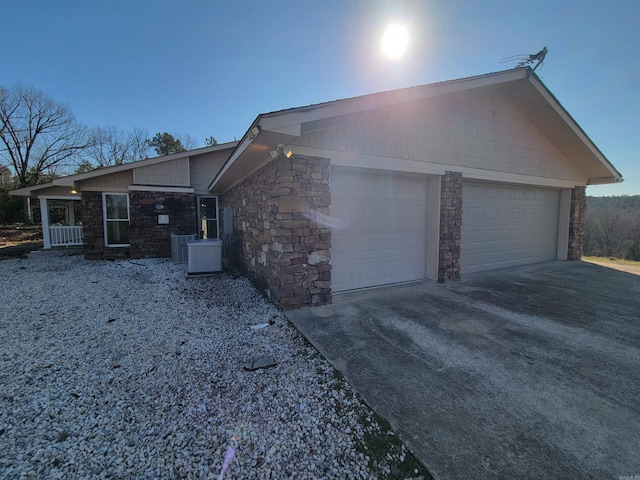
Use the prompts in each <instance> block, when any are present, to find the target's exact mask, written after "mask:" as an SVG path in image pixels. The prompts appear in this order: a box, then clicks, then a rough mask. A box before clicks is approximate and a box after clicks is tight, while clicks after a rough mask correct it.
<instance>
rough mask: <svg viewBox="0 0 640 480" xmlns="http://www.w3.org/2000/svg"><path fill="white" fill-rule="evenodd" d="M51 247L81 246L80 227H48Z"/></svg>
mask: <svg viewBox="0 0 640 480" xmlns="http://www.w3.org/2000/svg"><path fill="white" fill-rule="evenodd" d="M49 235H50V238H51V246H52V247H69V246H72V245H82V225H63V226H54V227H49Z"/></svg>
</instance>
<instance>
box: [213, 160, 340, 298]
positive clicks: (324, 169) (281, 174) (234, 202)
mask: <svg viewBox="0 0 640 480" xmlns="http://www.w3.org/2000/svg"><path fill="white" fill-rule="evenodd" d="M330 204H331V192H330V189H329V160H328V159H323V158H315V157H303V156H298V155H294V156H293V157H291V158H286V157H285V156H284V155H281V156H280V157H279V158H277V159H275V160H274V161H272V162H270V163H268V164H267V165H265V166H264V167H262V168H261V169H259V170H258V171H256V172H255V173H253V174H252V175H251V176H249V177H248V178H247V179H245V180H244V181H242V182H241V183H240V184H239V185H237V186H235V187H234V188H232V189H231V190H230V191H229V192H227V193H226V194H224V195H223V196H222V198H221V201H220V216H221V217H222V222H221V224H224V218H223V217H224V207H232V209H233V233H232V234H227V232H225V235H224V236H223V239H224V247H223V251H224V254H225V256H226V257H227V258H229V259H230V260H232V262H233V263H235V264H236V265H237V266H238V267H239V268H240V269H241V270H242V271H243V272H245V273H246V274H247V276H248V277H249V278H250V279H251V280H252V282H253V283H254V284H255V285H256V286H257V287H258V289H259V290H261V291H262V292H263V293H265V295H267V297H268V298H269V299H270V300H271V301H272V302H273V303H275V304H276V305H277V306H278V307H279V308H282V309H293V308H299V307H303V306H308V305H323V304H326V303H330V302H331V263H330V262H331V253H330V249H331V228H330V226H329V225H326V224H325V223H323V219H325V218H327V217H328V216H329V206H330Z"/></svg>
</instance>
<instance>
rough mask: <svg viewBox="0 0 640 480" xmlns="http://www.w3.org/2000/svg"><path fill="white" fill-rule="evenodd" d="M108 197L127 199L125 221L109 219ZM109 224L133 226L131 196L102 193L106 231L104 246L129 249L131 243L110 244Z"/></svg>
mask: <svg viewBox="0 0 640 480" xmlns="http://www.w3.org/2000/svg"><path fill="white" fill-rule="evenodd" d="M107 196H121V197H127V218H126V220H125V219H120V218H118V219H109V218H107ZM107 222H127V224H129V225H131V212H130V204H129V194H128V193H122V192H102V228H103V230H104V246H105V247H109V248H115V247H129V246H131V243H109V230H108V229H107Z"/></svg>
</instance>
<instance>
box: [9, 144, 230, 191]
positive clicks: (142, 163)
mask: <svg viewBox="0 0 640 480" xmlns="http://www.w3.org/2000/svg"><path fill="white" fill-rule="evenodd" d="M237 145H238V142H227V143H221V144H218V145H214V146H211V147H203V148H196V149H194V150H186V151H184V152H178V153H172V154H170V155H161V156H159V157H152V158H146V159H144V160H138V161H136V162H131V163H123V164H120V165H112V166H110V167H104V168H98V169H96V170H91V171H90V172H84V173H76V174H73V175H67V176H64V177H59V178H55V179H53V180H52V181H51V182H50V183H42V184H39V185H34V186H31V187H23V188H18V189H16V190H12V191H11V192H10V193H11V195H16V196H30V195H31V194H33V193H34V192H37V191H39V190H44V189H47V188H51V187H74V186H76V185H77V183H78V182H82V181H84V180H89V179H92V178H98V177H104V176H107V175H113V174H116V173H122V172H125V171H127V170H133V169H134V168H140V167H148V166H151V165H157V164H160V163H164V162H171V161H174V160H179V159H182V158H189V157H195V156H198V155H204V154H207V153H213V152H218V151H221V150H228V149H232V148H234V147H236V146H237Z"/></svg>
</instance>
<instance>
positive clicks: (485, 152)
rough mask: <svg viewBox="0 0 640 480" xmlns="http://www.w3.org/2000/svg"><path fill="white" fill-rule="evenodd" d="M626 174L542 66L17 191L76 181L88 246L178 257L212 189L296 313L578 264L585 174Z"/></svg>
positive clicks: (235, 232)
mask: <svg viewBox="0 0 640 480" xmlns="http://www.w3.org/2000/svg"><path fill="white" fill-rule="evenodd" d="M209 159H210V160H209ZM144 162H147V163H144ZM205 165H206V167H205ZM620 181H622V176H621V175H620V173H619V172H618V171H617V170H616V169H615V168H614V167H613V165H612V164H611V163H610V162H609V161H608V160H607V159H606V158H605V156H604V155H603V154H602V152H600V150H599V149H598V148H597V147H596V146H595V145H594V144H593V142H592V141H591V140H590V139H589V137H588V136H587V135H586V134H585V133H584V131H583V130H582V129H581V128H580V127H579V125H578V124H577V123H576V122H575V121H574V120H573V118H572V117H571V116H570V115H569V113H568V112H567V111H566V110H565V109H564V108H563V107H562V105H560V103H559V102H558V100H557V99H556V98H555V97H554V96H553V94H552V93H551V92H550V91H549V90H548V89H547V88H546V86H545V85H544V84H543V83H542V82H541V80H540V79H539V78H538V77H537V76H536V75H535V73H533V71H532V70H531V69H530V68H517V69H513V70H508V71H503V72H498V73H491V74H486V75H480V76H475V77H469V78H464V79H459V80H453V81H447V82H442V83H435V84H430V85H423V86H418V87H412V88H405V89H401V90H395V91H389V92H383V93H376V94H371V95H365V96H361V97H356V98H349V99H344V100H337V101H332V102H327V103H321V104H317V105H310V106H306V107H301V108H293V109H288V110H281V111H276V112H272V113H266V114H262V115H259V116H258V117H257V118H256V120H255V121H254V122H253V124H252V125H251V126H250V127H249V129H248V130H247V132H246V133H245V135H244V136H243V137H242V138H241V139H240V141H239V142H236V143H233V144H225V145H220V146H218V147H210V148H208V149H200V150H195V151H192V152H185V153H183V154H177V155H174V156H168V157H159V158H157V159H150V160H145V161H143V162H137V163H135V164H129V165H124V166H119V167H111V169H104V170H103V171H97V172H90V173H87V174H82V175H74V176H70V177H65V179H58V180H56V181H55V182H54V184H53V185H49V186H45V185H43V186H38V187H32V188H31V189H22V190H21V191H20V192H16V193H19V194H28V195H31V196H36V197H40V198H44V199H48V198H53V191H50V190H48V189H54V188H61V187H70V186H71V185H72V184H73V186H74V188H75V189H76V190H77V191H79V192H81V198H82V215H83V232H84V245H85V254H86V255H87V257H88V258H105V257H108V256H111V255H110V253H109V252H110V249H125V250H124V252H125V253H126V254H128V255H132V256H146V255H167V253H168V250H167V245H168V239H167V235H169V234H170V233H190V232H191V230H192V229H194V228H195V226H194V224H195V223H197V222H196V220H197V219H200V218H204V217H202V214H201V213H200V214H199V213H198V212H197V209H198V205H200V204H201V200H203V199H208V198H210V199H212V200H211V202H212V203H211V207H210V208H207V212H209V210H212V209H213V208H214V204H215V208H217V213H216V215H215V221H216V225H217V227H216V228H217V229H218V233H217V235H218V236H220V238H222V239H223V245H224V246H223V249H224V254H225V255H226V256H227V257H228V258H230V259H232V260H233V261H234V262H236V263H237V264H238V265H240V266H241V267H242V268H243V269H244V270H245V271H246V272H247V274H248V275H249V277H250V278H251V279H252V280H253V281H254V283H256V285H258V286H259V288H260V289H261V290H262V291H264V292H265V293H266V294H267V295H268V296H269V298H270V299H271V300H272V301H273V302H274V303H275V304H276V305H278V306H279V307H281V308H285V309H289V308H297V307H301V306H305V305H321V304H325V303H329V302H330V301H331V296H332V294H333V293H336V292H340V291H346V290H352V289H358V288H366V287H374V286H379V285H386V284H392V283H399V282H409V281H416V280H422V279H429V280H437V281H440V282H447V281H455V280H458V279H459V278H460V277H461V275H465V274H469V273H474V272H482V271H485V270H491V269H497V268H505V267H510V266H516V265H524V264H530V263H536V262H542V261H547V260H553V259H561V260H577V259H579V258H580V257H581V254H582V236H583V232H584V222H585V188H586V186H587V185H590V184H602V183H614V182H620ZM56 182H57V183H56ZM116 186H117V189H116ZM65 195H68V194H65ZM112 195H116V196H115V197H112ZM64 198H65V199H66V198H68V197H67V196H64ZM196 199H199V200H198V202H196ZM213 199H214V200H213ZM160 215H168V217H169V218H168V222H169V223H165V224H161V217H160ZM207 215H208V213H207ZM176 217H178V218H176ZM212 218H213V217H212ZM162 220H163V221H164V217H163V219H162ZM127 228H128V229H129V231H128V235H129V238H128V243H124V242H125V240H126V239H125V240H123V239H122V238H120V237H118V235H119V232H120V231H121V230H126V229H127ZM198 230H200V231H202V228H201V227H200V226H199V224H198ZM105 232H106V233H105ZM110 235H112V236H113V238H112V237H110ZM207 235H209V236H212V235H213V233H207ZM160 238H161V239H162V240H160ZM103 239H104V240H103ZM112 241H115V242H116V243H112ZM117 242H120V243H117ZM120 251H123V250H120Z"/></svg>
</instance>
